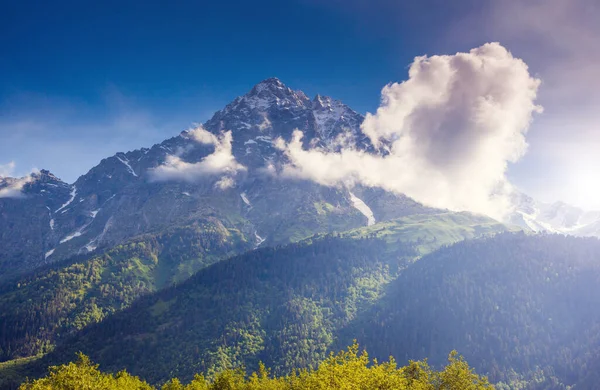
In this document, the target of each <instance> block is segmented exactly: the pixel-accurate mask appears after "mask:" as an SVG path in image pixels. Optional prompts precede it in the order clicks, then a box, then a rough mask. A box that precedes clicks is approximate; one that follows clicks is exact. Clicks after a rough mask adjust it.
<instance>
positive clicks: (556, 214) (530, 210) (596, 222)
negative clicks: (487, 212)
mask: <svg viewBox="0 0 600 390" xmlns="http://www.w3.org/2000/svg"><path fill="white" fill-rule="evenodd" d="M513 203H514V204H515V206H516V210H515V212H514V213H513V214H512V215H511V216H510V217H509V218H508V222H510V223H514V224H516V225H520V226H523V227H527V228H530V229H531V230H533V231H536V232H549V233H563V234H571V235H575V236H596V237H600V212H598V211H585V210H582V209H580V208H578V207H574V206H571V205H569V204H567V203H564V202H560V201H559V202H554V203H544V202H539V201H536V200H535V199H533V198H531V197H530V196H528V195H525V194H523V193H516V194H515V195H514V196H513Z"/></svg>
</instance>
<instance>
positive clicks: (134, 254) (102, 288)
mask: <svg viewBox="0 0 600 390" xmlns="http://www.w3.org/2000/svg"><path fill="white" fill-rule="evenodd" d="M251 247H252V244H250V243H247V242H245V240H244V238H243V235H241V234H240V233H239V232H237V231H234V230H233V231H232V230H227V229H225V228H223V227H222V226H221V227H220V226H218V225H216V224H212V223H209V222H207V223H198V224H195V225H191V226H186V227H176V228H172V229H169V230H167V231H165V232H162V233H160V234H156V235H150V234H148V235H145V236H142V237H140V238H137V239H134V240H132V241H130V242H128V243H126V244H122V245H118V246H116V247H114V248H112V249H110V250H108V251H106V252H103V253H99V254H97V255H93V256H91V257H90V256H79V257H76V258H73V259H71V260H69V261H67V262H63V263H60V264H55V265H51V266H47V267H45V268H41V269H39V270H37V271H36V272H34V273H32V274H30V275H28V276H26V277H21V278H18V279H14V280H12V281H9V282H5V283H2V284H0V361H5V360H8V359H13V358H19V357H27V356H32V355H36V354H39V353H45V352H48V351H49V350H51V349H52V348H53V346H54V344H55V343H57V342H60V340H61V339H64V338H65V337H67V336H68V335H70V334H72V333H73V332H76V331H78V330H80V329H83V328H84V327H85V326H86V325H88V324H90V323H95V322H98V321H101V320H102V319H104V318H105V317H107V316H109V315H111V314H112V313H115V312H117V311H120V310H122V309H124V308H126V307H128V306H129V305H130V304H131V303H132V302H133V301H134V300H135V299H136V298H138V297H140V296H142V295H144V294H147V293H150V292H153V291H157V290H159V289H160V288H162V287H164V286H168V285H170V284H172V283H174V282H177V281H180V280H183V279H186V278H188V277H189V276H190V275H192V274H193V273H194V272H195V271H197V270H198V269H200V268H202V267H204V266H206V265H209V264H212V263H214V262H215V261H218V260H220V259H223V258H225V257H228V256H230V255H232V254H235V253H239V252H242V251H244V250H247V249H248V248H251Z"/></svg>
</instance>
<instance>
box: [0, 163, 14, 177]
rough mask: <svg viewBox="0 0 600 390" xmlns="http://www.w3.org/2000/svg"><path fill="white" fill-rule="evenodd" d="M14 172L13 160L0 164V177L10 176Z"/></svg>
mask: <svg viewBox="0 0 600 390" xmlns="http://www.w3.org/2000/svg"><path fill="white" fill-rule="evenodd" d="M14 172H15V162H14V161H10V162H8V163H7V164H0V179H1V178H4V177H7V176H12V175H13V174H14Z"/></svg>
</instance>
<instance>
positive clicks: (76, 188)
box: [0, 78, 429, 275]
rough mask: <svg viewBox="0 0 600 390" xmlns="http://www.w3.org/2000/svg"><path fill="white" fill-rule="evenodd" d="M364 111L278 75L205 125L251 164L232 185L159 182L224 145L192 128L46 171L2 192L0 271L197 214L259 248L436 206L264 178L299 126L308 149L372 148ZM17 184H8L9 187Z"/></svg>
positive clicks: (186, 220)
mask: <svg viewBox="0 0 600 390" xmlns="http://www.w3.org/2000/svg"><path fill="white" fill-rule="evenodd" d="M363 119H364V118H363V116H362V115H360V114H358V113H356V112H355V111H353V110H352V109H350V108H349V107H347V106H346V105H344V104H343V103H341V102H339V101H337V100H334V99H332V98H329V97H325V96H320V95H317V96H316V97H315V98H314V99H312V100H311V99H309V98H308V97H307V96H306V95H305V94H304V93H303V92H301V91H294V90H292V89H290V88H288V87H286V86H285V85H283V84H282V83H281V82H280V81H279V80H278V79H275V78H272V79H267V80H264V81H263V82H261V83H259V84H257V85H256V86H255V87H254V88H253V89H252V90H251V91H250V92H249V93H248V94H246V95H244V96H241V97H238V98H236V99H235V100H234V101H233V102H231V103H230V104H228V105H227V106H226V107H225V108H223V109H222V110H221V111H218V112H217V113H215V114H214V116H213V117H212V118H211V119H210V120H208V121H207V122H206V123H205V124H204V125H203V127H204V129H206V130H207V131H209V132H210V133H212V134H214V135H217V136H218V135H219V134H221V133H222V132H223V131H231V133H232V147H231V152H232V154H233V157H235V160H236V161H237V162H238V163H239V164H242V165H243V166H244V167H245V168H246V169H245V170H244V171H242V172H241V173H240V174H239V175H238V176H236V179H235V183H231V184H230V185H228V186H226V188H223V186H216V185H215V184H217V183H218V181H219V177H218V176H210V175H207V176H206V177H202V178H195V179H193V180H185V179H183V180H181V179H173V180H156V178H155V177H154V176H153V175H152V172H153V170H154V169H155V168H157V167H159V166H161V165H163V164H165V163H167V162H168V161H169V160H170V159H172V158H173V157H174V156H175V157H176V158H177V159H178V160H179V161H182V162H184V163H185V164H194V163H198V162H200V161H202V160H203V159H204V158H206V156H208V155H209V154H211V153H213V152H214V150H215V146H214V145H210V144H208V145H207V144H202V143H199V142H197V140H194V139H193V137H192V136H191V133H190V132H189V131H183V132H181V133H180V134H179V135H178V136H175V137H173V138H170V139H167V140H165V141H164V142H162V143H160V144H157V145H154V146H152V147H151V148H149V149H148V148H142V149H138V150H134V151H130V152H126V153H117V154H116V155H114V156H111V157H108V158H105V159H103V160H102V161H101V162H100V163H99V164H98V165H97V166H96V167H94V168H92V169H91V170H90V171H89V172H88V173H86V174H85V175H83V176H81V177H80V178H79V179H78V180H77V181H76V182H75V183H73V184H72V185H69V184H66V183H64V182H62V181H60V180H59V179H58V178H56V177H54V176H53V175H52V174H50V173H49V172H47V171H42V172H40V173H39V174H36V175H33V176H32V177H31V178H30V179H29V182H28V183H27V184H26V185H25V186H24V187H23V188H22V190H21V192H20V193H19V194H18V195H19V196H18V197H15V196H11V197H3V198H0V272H1V274H2V275H6V274H10V273H13V272H18V271H20V270H27V269H32V268H35V267H37V266H39V265H41V264H44V263H47V262H53V261H57V260H60V259H64V258H67V257H70V256H73V255H76V254H83V253H86V252H91V251H94V250H96V249H98V248H102V247H107V246H111V245H115V244H117V243H119V242H122V241H124V240H126V239H128V238H130V237H133V236H137V235H140V234H143V233H149V232H150V233H151V232H157V231H160V230H162V229H165V228H168V227H172V226H178V225H185V224H190V223H193V222H194V221H197V220H207V219H210V220H214V221H218V223H219V224H222V225H223V226H224V227H225V228H228V229H237V230H239V231H240V232H241V233H242V234H243V235H244V237H246V238H247V240H250V241H253V244H254V245H255V246H259V245H267V244H269V245H272V244H280V243H286V242H289V241H294V240H299V239H302V238H305V237H308V236H311V235H313V234H316V233H323V232H331V231H339V230H347V229H350V228H353V227H358V226H363V225H367V224H369V223H373V222H374V221H381V220H385V219H389V218H394V217H398V216H402V215H407V214H413V213H422V212H428V211H429V209H428V208H426V207H423V206H422V205H420V204H418V203H416V202H414V201H412V200H410V199H408V198H406V197H404V196H397V195H394V194H389V193H385V192H384V191H381V190H376V189H368V188H355V189H353V190H352V193H350V191H349V190H348V189H346V188H328V187H323V186H319V185H317V184H314V183H310V182H305V181H298V180H291V179H282V178H278V177H273V176H271V175H268V174H265V168H266V167H268V166H269V165H277V164H281V163H282V162H283V161H284V160H285V157H284V156H283V155H282V153H281V152H280V151H279V150H278V149H277V148H276V147H275V145H274V143H275V140H276V139H277V138H280V137H281V138H283V139H284V140H289V139H290V138H291V136H292V132H293V131H294V130H295V129H299V130H302V131H303V132H304V135H305V136H304V142H305V144H306V145H308V144H312V145H315V144H317V145H319V146H321V147H324V148H330V149H335V148H336V138H337V137H338V136H339V135H340V134H345V136H346V137H352V138H354V140H355V141H356V143H357V144H358V145H360V146H361V147H364V148H365V149H368V148H370V144H369V141H368V139H367V138H366V137H364V135H363V134H362V133H361V131H360V124H361V123H362V121H363ZM11 180H12V181H14V180H15V179H10V178H5V179H3V182H4V184H0V186H2V185H3V186H4V187H6V188H8V187H9V186H10V185H12V184H14V183H13V182H12V181H11ZM1 188H2V187H0V190H1ZM13 195H14V194H13Z"/></svg>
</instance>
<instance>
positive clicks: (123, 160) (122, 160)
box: [115, 154, 138, 177]
mask: <svg viewBox="0 0 600 390" xmlns="http://www.w3.org/2000/svg"><path fill="white" fill-rule="evenodd" d="M115 157H116V158H117V159H118V160H119V161H121V162H122V163H123V164H124V165H125V166H126V167H127V170H128V171H129V173H131V174H132V175H133V176H135V177H138V175H137V173H135V171H134V170H133V168H132V167H131V165H129V160H128V159H127V157H125V159H122V158H121V157H119V156H118V155H116V154H115Z"/></svg>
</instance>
